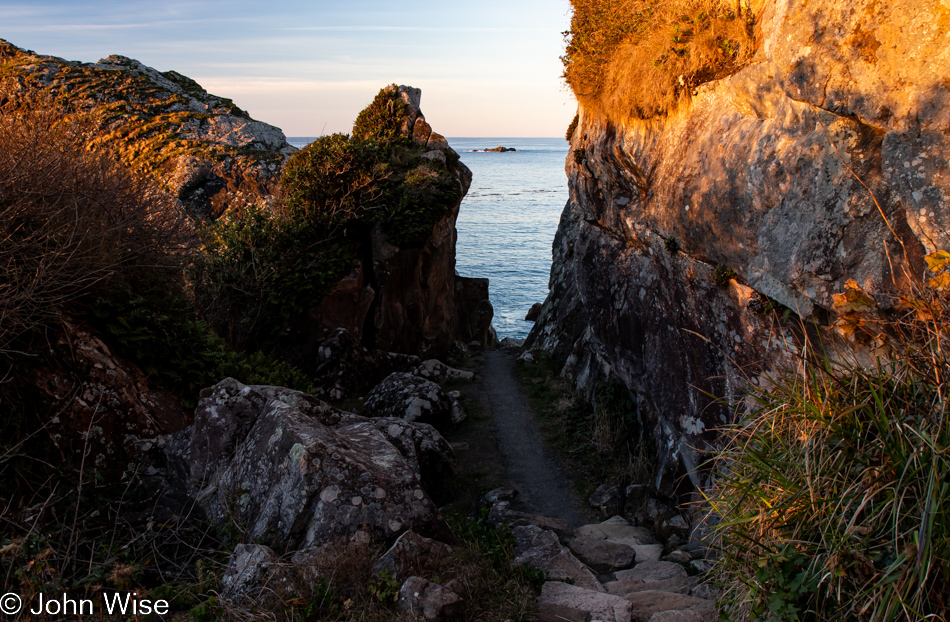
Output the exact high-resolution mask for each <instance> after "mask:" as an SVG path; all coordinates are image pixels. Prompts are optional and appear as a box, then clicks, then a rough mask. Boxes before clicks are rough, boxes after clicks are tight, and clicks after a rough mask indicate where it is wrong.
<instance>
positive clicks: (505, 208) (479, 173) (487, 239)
mask: <svg viewBox="0 0 950 622" xmlns="http://www.w3.org/2000/svg"><path fill="white" fill-rule="evenodd" d="M312 140H313V139H312V138H300V137H293V138H288V139H287V142H289V143H290V144H291V145H293V146H295V147H303V146H306V145H307V144H308V143H309V142H310V141H312ZM448 141H449V144H450V145H451V146H452V148H453V149H455V150H456V151H457V152H458V154H459V156H460V157H461V159H462V162H464V163H465V165H466V166H468V167H469V168H470V169H472V187H471V189H470V190H469V191H468V194H467V195H466V196H465V199H464V200H463V201H462V207H461V209H460V210H459V217H458V223H457V224H456V228H457V229H458V246H457V248H456V270H458V272H459V274H461V275H462V276H471V277H487V278H488V279H489V298H490V299H491V302H492V306H493V307H494V308H495V317H494V319H493V320H492V324H493V325H494V326H495V330H496V331H498V337H499V338H504V337H517V338H523V337H525V336H526V335H527V334H528V331H530V330H531V325H532V323H531V322H526V321H525V320H524V316H525V314H526V313H527V312H528V309H530V308H531V305H532V304H534V303H535V302H544V298H545V297H546V296H547V293H548V276H549V274H550V271H551V243H552V241H553V240H554V233H555V231H557V224H558V220H559V219H560V216H561V211H562V210H563V209H564V204H565V203H566V202H567V178H566V177H565V176H564V158H565V157H566V156H567V152H568V144H567V141H565V140H564V139H563V138H449V139H448ZM498 146H503V147H514V148H515V149H516V151H514V152H508V153H484V152H482V151H479V152H474V151H473V150H475V149H479V150H483V149H486V148H488V149H490V148H493V147H498Z"/></svg>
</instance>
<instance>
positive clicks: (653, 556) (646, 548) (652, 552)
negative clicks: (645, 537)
mask: <svg viewBox="0 0 950 622" xmlns="http://www.w3.org/2000/svg"><path fill="white" fill-rule="evenodd" d="M631 548H632V549H633V552H634V553H635V554H636V559H637V563H638V564H640V563H643V562H658V561H660V558H661V557H662V556H663V545H662V544H634V545H633V546H632V547H631Z"/></svg>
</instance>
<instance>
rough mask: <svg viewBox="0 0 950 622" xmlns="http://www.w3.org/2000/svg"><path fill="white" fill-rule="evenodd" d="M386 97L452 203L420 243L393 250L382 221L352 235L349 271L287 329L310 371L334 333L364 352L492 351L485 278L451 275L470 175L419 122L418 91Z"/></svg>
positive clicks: (293, 352) (294, 353)
mask: <svg viewBox="0 0 950 622" xmlns="http://www.w3.org/2000/svg"><path fill="white" fill-rule="evenodd" d="M389 96H394V97H396V98H398V100H399V101H400V102H401V103H402V104H404V105H405V111H404V116H403V118H402V120H401V121H400V122H399V123H398V124H397V125H398V127H401V128H402V129H401V132H402V138H404V139H406V140H410V139H411V140H412V141H413V142H415V143H416V144H417V145H418V146H419V147H421V148H424V149H428V150H429V151H426V152H425V153H423V154H422V157H423V158H427V159H432V158H435V159H437V160H438V161H439V162H440V164H441V165H443V166H444V167H445V170H447V171H448V175H450V179H451V178H454V180H455V182H457V183H458V189H459V192H458V194H457V199H456V200H455V201H454V202H453V203H452V204H451V205H446V206H445V211H444V214H443V215H442V217H441V218H440V219H439V220H438V221H437V222H436V223H435V224H434V225H433V228H432V232H431V233H430V234H429V235H428V237H427V239H426V240H425V242H424V243H423V244H402V245H400V244H399V243H397V242H396V241H395V240H394V239H393V236H392V235H391V234H390V233H391V232H390V233H387V230H386V228H385V227H384V226H383V223H376V224H375V226H373V227H372V228H371V229H370V230H368V231H366V232H364V233H362V234H359V235H358V236H357V237H358V239H356V240H355V244H356V247H357V248H356V250H355V255H356V256H357V257H359V259H358V260H356V261H354V263H353V265H352V267H351V269H350V271H349V272H348V273H347V274H346V275H345V276H344V277H343V278H342V279H341V280H340V281H339V282H338V283H337V285H336V287H335V289H334V290H333V291H331V292H330V293H329V294H328V295H327V296H326V297H324V298H323V300H322V301H321V303H320V306H319V307H318V308H317V309H314V310H312V311H311V312H310V313H308V314H307V315H306V316H304V317H301V318H298V319H297V320H295V321H294V322H292V323H291V325H290V326H288V329H287V334H286V336H285V339H286V342H287V344H289V345H288V346H287V347H286V350H287V355H288V357H289V358H291V359H292V360H294V361H295V363H296V364H297V365H299V366H300V367H302V368H304V369H311V368H312V367H313V364H314V361H313V359H314V358H315V356H314V354H315V353H316V352H317V350H318V348H319V347H320V344H321V342H322V341H323V340H325V339H328V338H330V337H331V336H332V335H333V334H334V332H335V331H336V330H337V329H339V328H341V327H342V328H345V329H346V330H347V332H349V333H350V334H352V335H353V336H354V337H355V338H356V340H357V341H358V342H359V343H360V345H361V346H362V347H364V348H366V349H368V350H371V351H372V350H378V351H380V352H393V353H399V354H412V355H419V356H425V357H443V356H445V355H446V354H448V353H449V352H450V351H452V350H453V349H454V348H455V347H456V345H457V344H459V343H461V344H473V345H475V346H477V347H479V348H489V347H492V346H493V345H494V341H493V340H494V332H493V331H492V329H491V319H492V315H493V310H492V306H491V302H490V301H489V300H488V279H472V278H465V277H461V276H458V275H457V274H456V272H455V244H456V239H457V237H458V236H457V232H456V230H455V222H456V220H457V218H458V212H459V207H460V205H461V203H462V199H463V198H464V196H465V193H466V192H468V188H469V186H470V185H471V181H472V173H471V171H470V170H469V169H468V167H466V166H465V165H464V164H462V163H461V162H460V161H459V159H458V154H457V153H456V152H455V151H454V150H453V149H452V148H451V147H450V146H449V144H448V143H447V142H446V141H445V138H444V137H442V136H441V135H439V134H437V133H436V132H433V131H432V128H431V127H429V125H428V123H426V121H425V117H424V115H423V114H422V110H421V109H420V102H421V98H422V91H421V90H419V89H415V88H412V87H408V86H397V85H390V86H389V87H386V88H385V89H383V91H382V92H381V93H380V97H389ZM440 170H442V169H441V168H440Z"/></svg>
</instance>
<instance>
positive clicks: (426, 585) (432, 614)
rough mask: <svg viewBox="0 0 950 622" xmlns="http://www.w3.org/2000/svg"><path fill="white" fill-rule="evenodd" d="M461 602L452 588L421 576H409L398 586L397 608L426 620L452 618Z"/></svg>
mask: <svg viewBox="0 0 950 622" xmlns="http://www.w3.org/2000/svg"><path fill="white" fill-rule="evenodd" d="M463 604H464V603H463V602H462V599H461V598H460V597H459V595H458V594H456V593H455V592H453V591H452V590H450V589H448V588H445V587H443V586H441V585H439V584H437V583H432V582H430V581H429V580H427V579H423V578H422V577H409V578H408V579H406V582H405V583H403V584H402V587H401V588H399V601H398V606H399V609H400V610H401V611H405V612H409V613H414V614H416V615H421V616H422V617H423V618H425V619H426V620H452V619H454V618H456V617H458V615H459V614H460V613H461V612H462V606H463Z"/></svg>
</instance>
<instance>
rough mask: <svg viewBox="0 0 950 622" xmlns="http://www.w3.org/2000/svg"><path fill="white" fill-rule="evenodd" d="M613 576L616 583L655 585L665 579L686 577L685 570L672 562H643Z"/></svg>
mask: <svg viewBox="0 0 950 622" xmlns="http://www.w3.org/2000/svg"><path fill="white" fill-rule="evenodd" d="M614 576H616V577H617V581H629V582H631V583H655V582H657V581H665V580H667V579H676V578H682V577H686V576H687V575H686V569H685V568H683V567H682V566H680V565H679V564H675V563H673V562H662V561H660V562H644V563H642V564H637V565H636V566H635V567H633V568H631V569H630V570H621V571H620V572H617V573H616V574H615V575H614Z"/></svg>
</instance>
